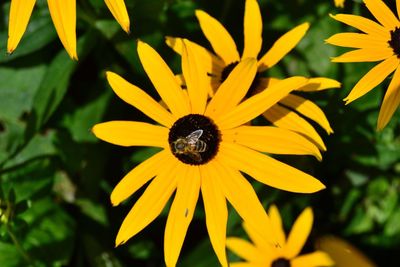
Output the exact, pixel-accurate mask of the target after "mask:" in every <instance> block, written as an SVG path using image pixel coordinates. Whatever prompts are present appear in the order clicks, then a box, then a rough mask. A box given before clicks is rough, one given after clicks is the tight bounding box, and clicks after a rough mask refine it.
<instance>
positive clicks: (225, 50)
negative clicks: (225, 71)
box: [196, 10, 240, 65]
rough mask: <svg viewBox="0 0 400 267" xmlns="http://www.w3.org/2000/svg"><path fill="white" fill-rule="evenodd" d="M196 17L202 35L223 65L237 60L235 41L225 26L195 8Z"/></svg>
mask: <svg viewBox="0 0 400 267" xmlns="http://www.w3.org/2000/svg"><path fill="white" fill-rule="evenodd" d="M196 17H197V19H198V20H199V23H200V27H201V30H202V31H203V33H204V35H205V36H206V38H207V39H208V41H209V42H210V44H211V46H212V48H213V49H214V51H215V53H216V54H217V55H218V56H220V57H221V58H222V59H223V60H224V62H225V65H228V64H230V63H233V62H236V61H239V59H240V58H239V53H238V51H237V48H236V44H235V41H234V40H233V39H232V37H231V35H230V34H229V33H228V31H227V30H226V29H225V27H224V26H223V25H222V24H221V23H220V22H219V21H218V20H216V19H215V18H213V17H211V16H210V15H208V14H207V13H206V12H204V11H202V10H196Z"/></svg>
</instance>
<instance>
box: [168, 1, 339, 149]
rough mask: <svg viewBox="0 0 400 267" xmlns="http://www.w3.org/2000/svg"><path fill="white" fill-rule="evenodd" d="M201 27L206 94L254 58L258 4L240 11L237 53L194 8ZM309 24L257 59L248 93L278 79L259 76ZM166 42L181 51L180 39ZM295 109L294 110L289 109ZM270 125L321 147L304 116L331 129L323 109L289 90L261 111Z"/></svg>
mask: <svg viewBox="0 0 400 267" xmlns="http://www.w3.org/2000/svg"><path fill="white" fill-rule="evenodd" d="M196 16H197V19H198V20H199V23H200V27H201V30H202V31H203V33H204V35H205V36H206V38H207V39H208V41H209V42H210V44H211V46H212V48H213V50H214V52H215V54H213V53H212V52H210V51H208V50H207V49H206V48H204V47H202V46H200V45H197V44H194V45H195V46H196V50H195V51H196V53H198V54H199V55H200V56H201V57H202V61H203V64H204V66H205V68H206V70H207V73H208V75H209V79H210V82H209V84H210V89H209V91H210V95H212V94H213V93H214V92H215V90H216V89H217V88H218V86H219V85H220V84H221V83H222V82H223V81H224V80H225V79H226V78H227V77H228V76H229V74H230V73H231V71H232V69H233V68H234V67H235V66H236V65H237V64H238V63H239V62H241V61H242V60H244V59H246V58H249V57H252V58H256V59H257V58H258V55H259V53H260V50H261V46H262V26H263V24H262V17H261V12H260V7H259V5H258V3H257V1H256V0H246V5H245V14H244V50H243V54H242V56H241V57H240V56H239V52H238V50H237V48H236V44H235V42H234V40H233V38H232V37H231V35H230V34H229V33H228V31H227V30H226V29H225V28H224V26H223V25H222V24H221V23H220V22H218V21H217V20H216V19H215V18H213V17H211V16H210V15H208V14H207V13H206V12H204V11H202V10H196ZM308 28H309V24H308V23H303V24H301V25H299V26H297V27H295V28H294V29H292V30H290V31H289V32H287V33H285V34H284V35H283V36H281V37H280V38H279V39H278V40H277V41H276V42H275V43H274V44H273V45H272V47H271V48H270V49H269V50H268V51H267V52H266V53H265V54H264V55H263V56H262V57H261V58H260V59H258V61H257V75H256V78H255V80H254V81H253V83H252V86H251V89H250V92H249V93H248V95H253V94H256V93H258V92H260V91H263V90H264V89H266V88H268V87H269V86H272V85H273V84H275V83H276V82H278V81H279V79H277V78H273V77H268V78H267V77H262V75H261V74H262V73H263V72H266V71H267V70H268V69H270V68H272V67H273V66H275V65H276V64H277V63H278V62H279V61H280V60H281V59H282V58H283V57H284V56H285V55H286V54H288V53H289V52H290V51H291V50H292V49H293V48H294V47H295V46H296V45H297V44H298V43H299V42H300V40H301V39H302V38H303V36H304V35H305V33H306V31H307V30H308ZM166 42H167V44H168V45H169V46H170V47H171V48H173V49H174V50H175V52H177V53H181V51H182V48H181V46H182V39H181V38H173V37H167V39H166ZM335 87H340V83H339V82H337V81H335V80H333V79H328V78H322V77H317V78H310V79H309V80H308V83H307V85H305V86H301V87H299V88H295V89H296V90H297V91H318V90H323V89H327V88H335ZM292 111H296V112H292ZM262 115H263V116H264V117H265V118H266V119H267V120H268V121H270V122H272V123H273V124H274V125H276V126H278V127H280V128H284V129H288V130H291V131H295V132H299V133H301V134H303V135H305V136H307V137H308V138H310V139H311V140H313V141H314V142H315V143H316V144H317V145H318V146H319V148H320V149H321V150H326V147H325V144H324V142H323V141H322V139H321V137H320V136H319V134H318V133H317V131H316V130H315V129H314V127H313V126H312V125H311V124H310V123H308V122H307V120H305V119H304V117H305V118H308V119H310V120H313V121H315V122H316V123H318V124H319V125H321V127H323V128H324V129H325V130H326V132H327V133H328V134H329V133H332V132H333V131H332V129H331V127H330V125H329V122H328V120H327V118H326V116H325V114H324V112H323V111H322V110H321V109H320V108H319V107H318V106H317V105H316V104H315V103H313V102H312V101H310V100H307V99H305V98H304V97H301V96H299V95H296V94H289V95H288V96H286V97H285V98H284V99H282V100H281V101H279V104H278V103H277V104H276V105H274V106H272V107H271V108H269V109H268V110H266V111H264V112H263V114H262Z"/></svg>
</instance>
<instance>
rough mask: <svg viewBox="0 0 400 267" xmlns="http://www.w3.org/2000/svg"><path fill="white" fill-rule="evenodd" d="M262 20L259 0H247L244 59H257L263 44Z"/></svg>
mask: <svg viewBox="0 0 400 267" xmlns="http://www.w3.org/2000/svg"><path fill="white" fill-rule="evenodd" d="M261 34H262V18H261V12H260V7H259V6H258V3H257V0H247V1H246V7H245V12H244V50H243V55H242V59H245V58H248V57H253V58H257V56H258V53H259V52H260V50H261V44H262V36H261Z"/></svg>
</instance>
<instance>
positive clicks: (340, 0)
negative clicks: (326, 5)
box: [335, 0, 345, 7]
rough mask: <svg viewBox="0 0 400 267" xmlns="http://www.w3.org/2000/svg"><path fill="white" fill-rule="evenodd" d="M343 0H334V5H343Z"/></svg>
mask: <svg viewBox="0 0 400 267" xmlns="http://www.w3.org/2000/svg"><path fill="white" fill-rule="evenodd" d="M344 1H345V0H335V6H336V7H344Z"/></svg>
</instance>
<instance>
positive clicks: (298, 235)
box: [284, 208, 314, 259]
mask: <svg viewBox="0 0 400 267" xmlns="http://www.w3.org/2000/svg"><path fill="white" fill-rule="evenodd" d="M313 220H314V215H313V212H312V209H311V208H306V209H305V210H304V211H303V212H302V213H301V214H300V216H299V217H298V218H297V219H296V221H295V222H294V224H293V227H292V230H291V231H290V233H289V236H288V239H287V242H286V245H285V248H284V254H285V256H286V258H288V259H292V258H294V257H296V256H297V255H298V254H299V253H300V251H301V249H302V248H303V246H304V244H305V243H306V241H307V238H308V236H309V235H310V232H311V229H312V224H313Z"/></svg>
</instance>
